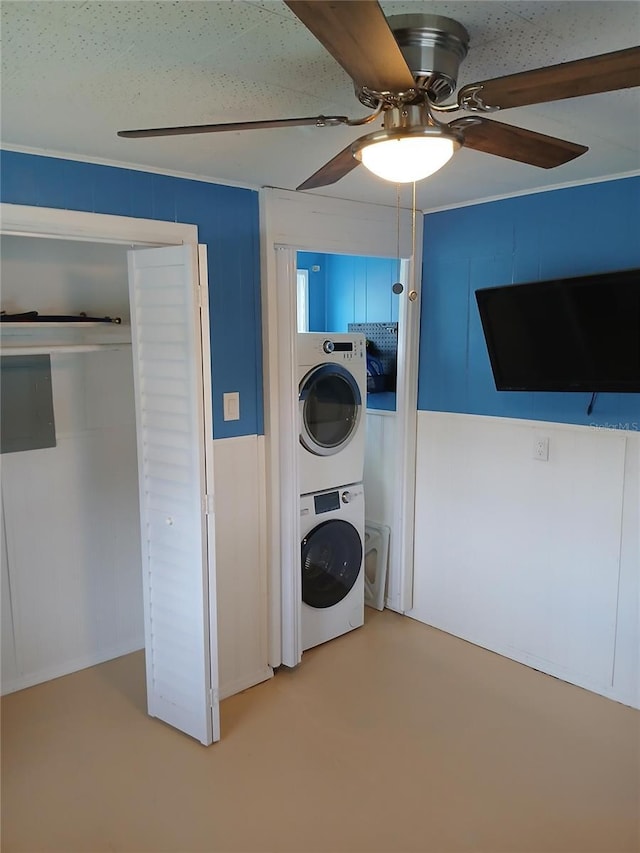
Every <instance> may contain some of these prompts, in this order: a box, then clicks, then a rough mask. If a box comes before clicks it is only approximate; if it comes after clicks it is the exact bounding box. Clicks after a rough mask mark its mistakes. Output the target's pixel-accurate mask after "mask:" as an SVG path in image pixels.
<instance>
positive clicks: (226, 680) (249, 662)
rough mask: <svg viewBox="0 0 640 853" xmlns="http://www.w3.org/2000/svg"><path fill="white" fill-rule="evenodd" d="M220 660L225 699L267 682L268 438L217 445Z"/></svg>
mask: <svg viewBox="0 0 640 853" xmlns="http://www.w3.org/2000/svg"><path fill="white" fill-rule="evenodd" d="M213 454H214V482H215V499H214V506H215V516H216V577H217V589H218V659H219V666H220V696H221V698H225V697H227V696H231V695H233V694H234V693H238V692H239V691H240V690H245V689H246V688H247V687H251V686H252V685H254V684H258V683H259V682H261V681H264V680H265V679H267V678H271V676H272V675H273V670H272V669H271V667H270V666H269V664H268V651H269V650H268V632H267V618H268V601H267V571H266V566H267V551H266V547H265V532H266V531H265V507H264V497H263V496H264V438H262V437H261V436H255V435H248V436H241V437H239V438H222V439H218V440H217V441H214V442H213Z"/></svg>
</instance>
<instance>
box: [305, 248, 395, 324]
mask: <svg viewBox="0 0 640 853" xmlns="http://www.w3.org/2000/svg"><path fill="white" fill-rule="evenodd" d="M297 263H298V269H306V270H308V271H309V331H310V332H346V331H347V327H348V325H349V323H396V322H397V321H398V308H399V302H398V297H397V296H396V295H395V294H394V293H393V292H392V290H391V287H392V286H393V284H394V282H395V281H397V278H398V262H397V260H395V259H394V258H367V257H360V256H355V255H353V256H352V255H328V254H320V253H317V252H298V260H297ZM314 266H316V267H319V269H318V270H316V271H314V270H313V267H314Z"/></svg>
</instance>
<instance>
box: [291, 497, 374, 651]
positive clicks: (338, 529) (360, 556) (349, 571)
mask: <svg viewBox="0 0 640 853" xmlns="http://www.w3.org/2000/svg"><path fill="white" fill-rule="evenodd" d="M364 525H365V522H364V489H363V488H362V483H356V484H355V485H352V486H348V487H342V488H338V489H328V490H326V491H322V492H317V493H315V494H310V495H302V497H301V498H300V540H301V546H300V551H301V572H302V612H301V631H302V648H303V650H305V649H310V648H312V647H313V646H317V645H319V644H320V643H326V642H327V640H332V639H333V638H334V637H339V636H340V635H341V634H346V633H347V631H352V630H353V629H354V628H359V627H360V626H361V625H362V624H363V623H364Z"/></svg>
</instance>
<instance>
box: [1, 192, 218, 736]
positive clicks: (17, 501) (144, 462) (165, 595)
mask: <svg viewBox="0 0 640 853" xmlns="http://www.w3.org/2000/svg"><path fill="white" fill-rule="evenodd" d="M5 207H12V206H5ZM16 208H18V206H16ZM32 211H33V209H29V208H25V209H22V211H20V210H17V212H15V213H14V212H13V211H12V212H11V214H10V215H11V216H12V217H13V218H14V220H16V221H17V222H18V225H19V228H18V230H17V233H16V229H9V228H7V227H6V222H7V219H6V217H3V231H4V233H3V234H2V238H1V240H2V259H1V263H2V282H3V288H2V306H1V307H2V311H3V316H4V317H5V319H3V320H2V321H1V322H0V334H1V347H0V355H1V369H2V379H5V377H6V376H10V382H9V386H10V387H9V389H8V393H9V395H11V394H12V395H13V397H11V396H9V397H7V398H6V399H7V400H8V401H9V402H10V404H11V406H10V408H12V409H13V410H14V411H15V412H17V414H16V415H15V417H14V416H13V415H11V414H10V415H9V416H8V417H4V416H3V431H4V432H6V433H8V435H9V438H13V436H14V435H18V436H19V435H27V440H26V442H25V441H22V444H21V440H19V441H18V443H17V444H16V443H15V441H13V442H8V443H7V445H6V446H5V442H4V441H3V446H2V450H3V453H2V459H1V462H2V487H1V496H2V523H1V525H0V531H1V534H2V535H1V540H2V541H1V543H0V560H1V563H2V638H1V640H2V693H9V692H14V691H16V690H20V689H23V688H25V687H29V686H31V685H34V684H38V683H41V682H44V681H47V680H49V679H52V678H56V677H58V676H61V675H65V674H69V673H71V672H75V671H77V670H80V669H84V668H86V667H90V666H93V665H95V664H98V663H101V662H104V661H107V660H111V659H113V658H117V657H120V656H122V655H126V654H129V653H131V652H134V651H137V650H142V649H144V650H145V665H146V673H147V677H146V686H147V710H148V712H149V714H150V715H151V716H157V717H159V718H160V719H162V720H164V721H165V722H168V723H170V724H171V725H174V726H175V727H177V728H179V729H181V730H182V731H184V732H186V733H188V734H190V735H192V736H193V737H196V738H197V739H198V740H200V741H201V742H203V743H210V742H211V741H212V740H217V739H218V737H219V721H218V702H217V631H216V624H217V623H216V613H215V573H214V574H213V578H210V573H211V572H212V571H213V572H214V569H215V564H214V562H213V555H212V559H211V565H210V564H209V559H208V558H209V551H208V544H207V543H208V536H209V532H210V531H209V525H212V524H213V519H212V518H209V516H208V513H207V510H206V500H204V498H205V497H206V494H207V485H206V484H207V482H208V481H209V478H212V476H213V474H212V472H211V471H206V459H205V456H206V445H207V442H206V441H205V435H206V433H205V430H206V425H205V421H207V423H208V426H209V428H210V426H211V423H210V421H211V417H210V415H211V412H210V409H211V404H210V396H211V395H210V380H209V379H208V377H209V370H208V368H209V364H208V359H209V348H208V339H207V342H206V346H205V345H204V343H203V341H202V340H201V339H200V338H201V332H202V325H204V322H203V321H202V318H201V308H200V291H199V286H200V285H199V283H198V277H197V276H198V266H199V265H198V251H197V234H196V235H194V234H193V233H192V232H193V231H195V228H194V227H193V226H182V225H176V224H174V223H147V222H144V221H142V222H140V223H136V222H135V221H134V220H129V219H127V218H125V217H110V216H99V215H96V214H75V213H71V212H66V211H47V210H44V211H41V212H39V213H35V214H33V213H32ZM3 212H4V211H3ZM65 215H66V216H68V217H71V218H72V219H73V220H74V221H73V222H72V223H71V225H70V226H69V232H70V233H69V234H68V235H67V236H65V235H64V224H65V223H64V222H62V223H61V224H58V225H57V226H56V227H55V228H52V229H50V230H49V233H42V232H41V231H40V229H38V228H33V233H30V228H29V225H28V223H29V220H30V219H32V218H33V217H35V218H36V219H37V218H38V217H40V218H41V219H44V220H45V223H44V224H45V225H47V221H46V220H47V218H48V217H50V218H51V220H52V221H53V220H57V219H58V218H59V217H62V218H63V219H64V217H65ZM83 217H87V218H88V219H86V220H85V219H83ZM116 220H117V221H116ZM88 221H91V227H92V229H94V230H93V233H92V235H91V237H93V239H91V238H90V237H89V235H87V234H86V233H83V234H82V236H81V238H80V239H77V235H78V232H79V231H80V232H82V230H83V228H84V229H85V232H86V223H87V222H88ZM132 223H133V226H132ZM20 227H22V228H23V231H24V233H20V230H21V229H20ZM132 227H133V230H132ZM101 228H103V229H104V237H102V236H101V233H100V230H101ZM8 231H10V233H7V232H8ZM51 231H53V233H51ZM60 231H62V233H60ZM128 231H129V232H130V234H131V238H130V239H129V240H128V239H127V236H126V235H127V232H128ZM136 231H137V233H136ZM164 231H166V232H167V238H168V239H167V240H166V243H165V245H168V246H169V247H168V248H153V249H150V247H152V246H154V247H158V246H161V245H162V244H163V243H164V242H165V241H164V240H163V239H162V238H163V232H164ZM145 232H148V234H149V236H148V237H147V234H146V233H145ZM186 232H188V233H186ZM140 235H141V236H142V239H140ZM194 236H195V240H194V239H193V238H194ZM154 237H155V239H154ZM158 237H160V239H158ZM185 237H186V238H187V239H186V240H185ZM189 238H190V239H189ZM161 240H162V243H161ZM187 242H189V243H191V245H175V244H176V243H177V244H180V243H184V244H186V243H187ZM171 243H173V244H174V245H173V246H171V245H170V244H171ZM142 247H144V248H142ZM140 249H142V251H137V250H140ZM131 250H136V251H131ZM167 252H169V253H173V254H171V255H170V257H169V258H168V259H167V255H166V253H167ZM162 253H165V254H164V255H163V254H162ZM203 257H204V256H203ZM184 259H186V262H185V263H184V264H183V260H184ZM187 262H188V263H187ZM181 265H183V266H184V269H183V267H182V266H181ZM185 270H186V272H185ZM192 279H193V281H195V286H192ZM132 282H133V283H132ZM203 292H204V294H205V296H206V280H205V281H204V291H203ZM134 306H135V312H136V316H135V318H134V323H133V335H132V323H131V320H132V317H131V314H132V311H133V310H134ZM181 306H182V307H181ZM33 312H37V315H33ZM205 313H206V317H205V320H206V326H207V328H208V313H207V312H206V311H205ZM20 314H23V315H27V316H26V318H25V319H23V320H22V321H21V320H20V319H19V318H18V317H17V316H16V315H20ZM9 315H11V316H9ZM83 315H84V316H83ZM78 317H80V318H81V319H79V320H78V319H76V318H78ZM168 317H171V318H172V319H171V320H170V321H168V319H167V318H168ZM174 317H175V320H173V318H174ZM40 318H42V319H40ZM105 318H108V319H107V320H106V319H105ZM207 335H208V331H207ZM34 360H35V361H34ZM205 362H206V367H207V369H206V370H204V365H205ZM194 365H195V366H196V367H197V369H194ZM203 371H204V373H206V380H207V381H206V382H205V381H204V377H203ZM3 384H4V383H3ZM205 386H206V387H205ZM207 395H208V398H207ZM4 396H5V395H3V397H4ZM47 399H48V400H49V406H48V407H47V405H45V404H46V401H47ZM4 402H6V400H5V399H3V403H4ZM16 418H17V422H16ZM141 482H144V488H143V489H140V483H141ZM141 529H142V530H143V531H144V534H141ZM211 538H212V537H211ZM185 542H186V543H187V545H186V546H185ZM189 543H192V544H189ZM193 543H195V544H193ZM185 548H186V549H187V550H188V549H189V548H192V549H193V553H189V554H187V553H186V551H185ZM210 581H211V582H210ZM176 602H177V603H176ZM152 608H153V617H154V631H153V632H151V630H150V625H151V609H152ZM187 625H188V626H189V629H190V638H189V642H186V641H185V638H184V636H182V635H181V634H180V631H181V628H183V627H186V626H187ZM163 631H165V635H164V636H161V635H162V633H163ZM187 646H188V648H187ZM181 655H182V656H184V658H185V661H182V659H181Z"/></svg>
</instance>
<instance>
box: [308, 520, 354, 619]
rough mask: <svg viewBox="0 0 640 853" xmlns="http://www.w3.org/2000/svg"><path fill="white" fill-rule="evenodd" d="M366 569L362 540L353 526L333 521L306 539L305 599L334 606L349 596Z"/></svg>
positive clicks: (318, 528)
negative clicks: (361, 572)
mask: <svg viewBox="0 0 640 853" xmlns="http://www.w3.org/2000/svg"><path fill="white" fill-rule="evenodd" d="M361 568H362V541H361V539H360V535H359V533H358V531H357V530H356V528H355V527H354V526H353V524H349V522H348V521H340V520H338V519H333V520H330V521H325V522H323V523H322V524H319V525H318V526H317V527H314V528H313V530H312V531H311V532H310V533H308V534H307V536H305V537H304V539H303V540H302V600H303V601H304V603H305V604H308V605H309V606H310V607H317V608H322V607H333V605H334V604H337V603H338V602H339V601H342V599H343V598H344V597H345V596H346V595H348V594H349V592H350V590H351V589H352V588H353V585H354V584H355V582H356V581H357V579H358V575H359V574H360V571H361Z"/></svg>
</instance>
